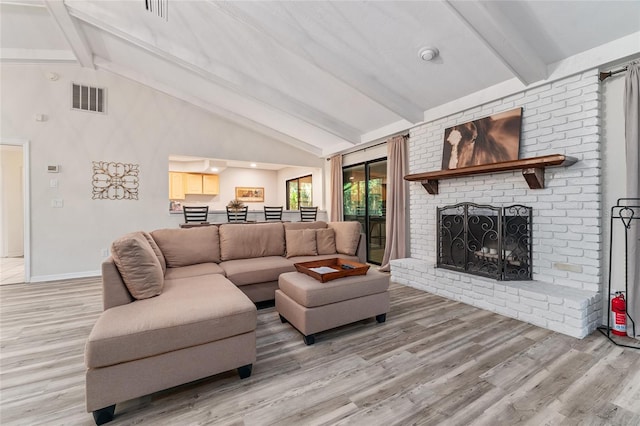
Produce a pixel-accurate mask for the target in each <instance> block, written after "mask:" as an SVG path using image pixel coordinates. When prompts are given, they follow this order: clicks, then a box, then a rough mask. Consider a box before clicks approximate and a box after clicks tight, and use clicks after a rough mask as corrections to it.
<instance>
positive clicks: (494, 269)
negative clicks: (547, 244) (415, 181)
mask: <svg viewBox="0 0 640 426" xmlns="http://www.w3.org/2000/svg"><path fill="white" fill-rule="evenodd" d="M437 210H438V267H439V268H446V269H451V270H454V271H460V272H467V273H470V274H475V275H481V276H484V277H489V278H495V279H497V280H530V279H531V212H532V209H531V207H526V206H522V205H513V206H509V207H493V206H484V205H479V204H473V203H460V204H455V205H452V206H445V207H439V208H438V209H437Z"/></svg>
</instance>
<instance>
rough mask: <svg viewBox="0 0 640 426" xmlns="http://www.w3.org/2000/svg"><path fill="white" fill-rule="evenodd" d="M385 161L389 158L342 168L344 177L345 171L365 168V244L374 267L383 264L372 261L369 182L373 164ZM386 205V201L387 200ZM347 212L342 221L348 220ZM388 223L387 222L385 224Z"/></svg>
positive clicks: (367, 256)
mask: <svg viewBox="0 0 640 426" xmlns="http://www.w3.org/2000/svg"><path fill="white" fill-rule="evenodd" d="M383 161H385V162H386V161H388V159H387V157H380V158H376V159H373V160H367V161H363V162H360V163H355V164H349V165H348V166H343V167H342V175H343V176H344V172H345V170H348V169H351V168H356V167H364V188H365V190H364V224H363V227H364V230H363V232H364V234H365V236H366V238H365V244H366V253H367V254H366V261H367V262H368V263H372V264H374V265H380V264H381V262H378V261H377V260H371V253H370V252H371V250H370V248H371V235H370V233H371V232H370V230H371V222H370V212H369V195H370V194H369V180H370V177H371V176H370V166H371V165H372V164H375V163H380V162H383ZM344 183H345V182H343V192H342V200H343V203H344ZM385 203H386V200H385ZM345 216H346V215H345V212H344V209H343V213H342V220H346V217H345ZM358 216H359V215H357V214H356V217H358ZM385 223H386V222H385ZM385 245H386V241H385Z"/></svg>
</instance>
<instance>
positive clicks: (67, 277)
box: [29, 271, 102, 283]
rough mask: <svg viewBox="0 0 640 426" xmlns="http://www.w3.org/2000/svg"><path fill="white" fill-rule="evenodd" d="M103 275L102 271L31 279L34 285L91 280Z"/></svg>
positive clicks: (41, 276)
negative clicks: (72, 280)
mask: <svg viewBox="0 0 640 426" xmlns="http://www.w3.org/2000/svg"><path fill="white" fill-rule="evenodd" d="M101 274H102V272H101V271H84V272H71V273H69V274H55V275H36V276H32V277H31V281H29V282H32V283H41V282H45V281H60V280H70V279H74V278H91V277H99V276H100V275H101Z"/></svg>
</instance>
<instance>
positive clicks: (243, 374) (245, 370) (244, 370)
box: [238, 364, 253, 379]
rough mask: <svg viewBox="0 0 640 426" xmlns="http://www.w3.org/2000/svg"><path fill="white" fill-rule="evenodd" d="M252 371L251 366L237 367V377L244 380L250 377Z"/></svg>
mask: <svg viewBox="0 0 640 426" xmlns="http://www.w3.org/2000/svg"><path fill="white" fill-rule="evenodd" d="M252 369H253V364H247V365H243V366H242V367H238V376H240V378H241V379H246V378H247V377H249V376H251V370H252Z"/></svg>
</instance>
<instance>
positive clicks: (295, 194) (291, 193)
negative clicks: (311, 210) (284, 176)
mask: <svg viewBox="0 0 640 426" xmlns="http://www.w3.org/2000/svg"><path fill="white" fill-rule="evenodd" d="M311 188H312V182H311V175H308V176H302V177H299V178H295V179H290V180H288V181H287V210H300V206H304V207H309V206H312V205H313V196H312V191H311Z"/></svg>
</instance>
